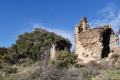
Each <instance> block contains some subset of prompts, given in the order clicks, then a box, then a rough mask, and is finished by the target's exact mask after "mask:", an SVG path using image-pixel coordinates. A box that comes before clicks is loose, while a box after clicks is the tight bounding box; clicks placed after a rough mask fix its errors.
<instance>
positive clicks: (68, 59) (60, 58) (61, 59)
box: [51, 49, 77, 69]
mask: <svg viewBox="0 0 120 80" xmlns="http://www.w3.org/2000/svg"><path fill="white" fill-rule="evenodd" d="M51 63H52V64H53V65H56V66H57V67H58V68H61V69H63V68H68V67H70V66H71V65H73V64H75V63H77V55H75V54H74V53H70V52H69V51H68V50H67V49H65V50H63V51H60V52H57V53H56V59H55V60H53V61H51Z"/></svg>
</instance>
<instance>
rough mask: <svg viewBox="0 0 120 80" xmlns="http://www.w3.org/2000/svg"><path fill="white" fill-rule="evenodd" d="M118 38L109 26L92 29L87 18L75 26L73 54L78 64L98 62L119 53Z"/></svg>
mask: <svg viewBox="0 0 120 80" xmlns="http://www.w3.org/2000/svg"><path fill="white" fill-rule="evenodd" d="M118 44H119V37H118V36H117V35H116V34H115V33H114V32H113V29H112V27H111V26H110V25H102V26H99V27H96V28H93V29H90V26H89V24H88V22H87V18H86V17H84V18H82V19H81V21H80V22H79V24H78V25H76V26H75V54H77V55H78V62H79V63H87V62H89V61H92V60H95V61H100V60H102V59H104V58H107V57H108V58H109V57H111V55H113V54H118V53H119V52H120V48H119V46H118Z"/></svg>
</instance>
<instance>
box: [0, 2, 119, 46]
mask: <svg viewBox="0 0 120 80" xmlns="http://www.w3.org/2000/svg"><path fill="white" fill-rule="evenodd" d="M82 17H87V19H88V22H89V24H90V26H91V28H93V27H95V26H100V25H105V24H110V25H112V27H113V29H114V31H115V32H116V31H117V30H118V29H119V28H120V0H0V46H1V47H9V46H11V44H12V43H15V40H17V36H18V35H19V34H23V33H24V32H31V31H32V30H33V29H34V28H36V27H39V28H44V29H47V30H48V31H51V32H55V33H57V34H59V35H62V36H63V37H65V38H68V39H69V40H70V41H71V42H72V44H73V46H74V26H75V25H77V24H78V23H79V21H80V19H81V18H82Z"/></svg>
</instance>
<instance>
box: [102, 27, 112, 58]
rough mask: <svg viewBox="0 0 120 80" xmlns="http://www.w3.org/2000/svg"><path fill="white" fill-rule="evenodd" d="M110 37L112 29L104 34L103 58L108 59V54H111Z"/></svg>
mask: <svg viewBox="0 0 120 80" xmlns="http://www.w3.org/2000/svg"><path fill="white" fill-rule="evenodd" d="M110 35H111V29H107V30H106V31H104V32H103V41H102V43H103V50H102V55H101V57H102V58H104V57H108V54H109V52H110V47H109V44H110Z"/></svg>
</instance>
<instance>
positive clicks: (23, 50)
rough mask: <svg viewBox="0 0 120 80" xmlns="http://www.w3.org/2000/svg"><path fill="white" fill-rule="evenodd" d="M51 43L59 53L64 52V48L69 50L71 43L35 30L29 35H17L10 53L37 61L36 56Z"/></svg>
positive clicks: (51, 34)
mask: <svg viewBox="0 0 120 80" xmlns="http://www.w3.org/2000/svg"><path fill="white" fill-rule="evenodd" d="M52 43H55V44H57V46H56V49H57V50H59V51H61V50H64V49H65V48H67V49H68V50H70V48H71V43H70V41H69V40H68V39H66V38H63V37H61V36H60V35H57V34H55V33H53V32H48V31H46V30H44V29H39V28H36V29H35V30H34V31H32V32H30V33H28V32H25V33H24V34H22V35H19V36H18V40H16V44H14V45H13V46H12V51H14V52H16V53H18V54H20V55H26V56H28V57H31V58H33V59H34V60H37V54H38V53H40V51H41V50H44V48H46V46H50V45H51V44H52Z"/></svg>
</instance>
